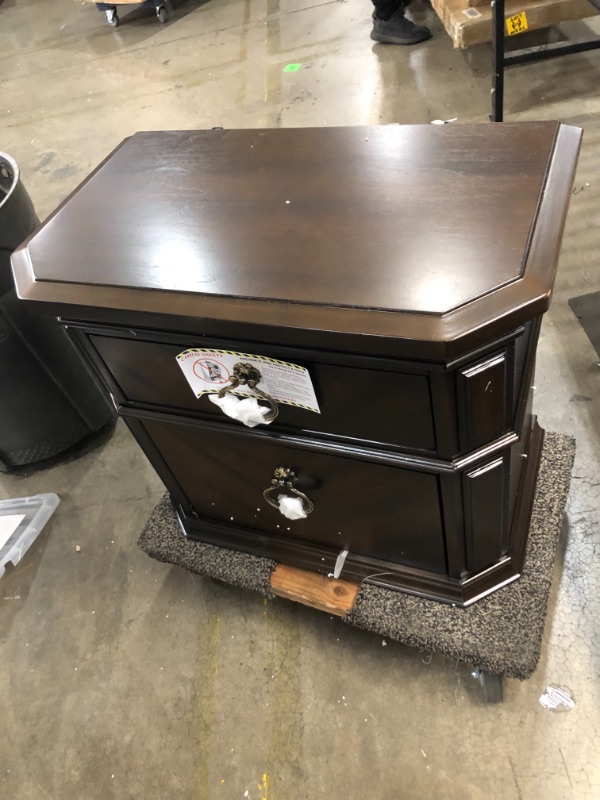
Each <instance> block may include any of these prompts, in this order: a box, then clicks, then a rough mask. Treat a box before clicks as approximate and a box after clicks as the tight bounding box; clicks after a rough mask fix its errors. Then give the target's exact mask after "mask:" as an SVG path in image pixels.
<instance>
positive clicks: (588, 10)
mask: <svg viewBox="0 0 600 800" xmlns="http://www.w3.org/2000/svg"><path fill="white" fill-rule="evenodd" d="M431 4H432V6H433V7H434V9H435V11H436V13H437V15H438V17H439V18H440V19H441V20H442V22H443V24H444V27H445V28H446V31H447V32H448V34H449V35H450V38H451V39H452V41H453V42H454V46H455V47H460V48H463V49H464V48H467V47H471V45H474V44H482V43H483V42H491V41H492V7H491V5H485V6H483V5H481V6H478V7H476V8H475V7H473V6H470V5H469V0H431ZM521 12H525V15H526V18H527V29H528V30H536V29H538V28H548V27H550V26H551V25H558V24H559V23H561V22H567V21H568V20H574V19H585V18H586V17H593V16H595V15H597V14H598V13H599V12H598V11H597V10H596V9H595V8H594V6H592V4H591V3H590V2H589V0H507V2H506V8H505V16H506V17H507V18H508V17H512V16H514V15H515V14H520V13H521Z"/></svg>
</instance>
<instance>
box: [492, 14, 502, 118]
mask: <svg viewBox="0 0 600 800" xmlns="http://www.w3.org/2000/svg"><path fill="white" fill-rule="evenodd" d="M503 117H504V0H492V113H491V116H490V120H491V121H492V122H502V120H503Z"/></svg>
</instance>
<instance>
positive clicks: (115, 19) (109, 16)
mask: <svg viewBox="0 0 600 800" xmlns="http://www.w3.org/2000/svg"><path fill="white" fill-rule="evenodd" d="M106 21H107V22H108V24H109V25H110V27H111V28H117V27H118V25H119V16H118V14H117V9H116V8H112V9H110V10H109V11H107V12H106Z"/></svg>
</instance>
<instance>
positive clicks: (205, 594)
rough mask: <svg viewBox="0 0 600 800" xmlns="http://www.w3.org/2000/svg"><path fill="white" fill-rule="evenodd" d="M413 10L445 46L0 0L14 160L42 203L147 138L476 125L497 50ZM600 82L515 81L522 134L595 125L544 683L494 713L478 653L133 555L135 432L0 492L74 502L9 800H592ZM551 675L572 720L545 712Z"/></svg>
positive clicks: (40, 625)
mask: <svg viewBox="0 0 600 800" xmlns="http://www.w3.org/2000/svg"><path fill="white" fill-rule="evenodd" d="M414 9H415V10H414V14H415V17H416V18H417V19H418V20H419V21H426V22H427V23H428V24H430V25H431V27H432V29H433V32H434V38H433V39H432V40H431V41H430V42H427V43H426V44H424V45H421V46H418V47H415V48H405V49H403V48H394V47H387V48H386V47H381V46H373V43H372V42H371V41H370V40H369V38H368V34H369V29H370V28H369V26H370V20H369V17H370V6H369V4H368V2H367V0H348V1H347V2H337V1H335V0H334V1H333V2H322V3H312V2H310V0H281V2H277V0H212V1H211V2H206V3H199V2H195V1H194V0H188V2H179V3H177V4H176V10H175V13H174V15H173V17H172V20H171V22H170V23H169V24H168V25H166V26H164V27H163V26H159V25H158V24H157V23H156V22H155V21H154V19H153V18H152V17H151V16H147V15H146V14H145V13H142V12H140V11H139V10H134V11H132V12H129V14H128V15H127V17H126V16H125V13H123V14H122V16H123V24H122V26H121V27H120V28H119V29H118V30H116V31H113V30H111V29H109V28H108V27H107V26H106V25H105V24H104V22H103V18H102V17H101V16H100V14H98V13H97V12H96V11H95V9H94V7H93V6H91V5H82V4H81V3H79V2H73V0H53V2H51V3H50V2H48V0H20V2H17V0H4V2H2V3H0V81H1V85H2V87H3V92H2V101H3V102H2V106H3V108H2V109H0V118H1V119H2V137H1V139H0V149H3V150H6V151H7V152H9V153H11V154H12V155H13V156H14V157H15V158H16V159H17V160H18V161H19V163H20V165H21V167H22V172H23V178H24V181H25V183H26V185H27V186H28V188H29V191H30V193H31V195H32V197H33V199H34V201H35V204H36V206H37V209H38V211H39V213H40V215H41V216H45V215H46V214H48V213H49V212H50V211H51V210H52V209H53V208H54V207H55V206H56V205H57V204H58V203H59V202H60V201H61V200H62V199H63V198H64V197H65V196H66V195H67V194H68V192H70V191H71V190H72V189H73V188H74V187H75V186H76V185H77V184H78V183H79V181H80V180H82V179H83V178H84V177H85V175H86V174H87V173H88V171H89V170H91V169H92V168H93V167H94V166H96V164H97V163H98V162H99V161H100V160H101V159H102V158H104V156H105V155H106V154H107V153H108V152H109V151H110V150H111V149H112V148H113V147H115V146H116V145H117V144H118V143H119V142H120V141H121V140H122V139H123V138H124V137H126V136H128V135H129V134H131V133H133V132H134V131H136V130H140V129H142V130H143V129H161V128H198V127H199V128H204V127H211V126H214V125H223V126H227V127H244V126H245V127H259V126H288V127H289V126H307V125H353V124H363V123H378V122H383V123H393V122H400V123H409V122H429V121H430V120H431V119H434V118H449V117H458V123H459V124H460V123H462V122H470V121H481V122H483V121H485V120H486V117H487V113H488V104H489V91H490V82H489V48H488V47H487V46H480V47H477V48H473V49H472V50H470V51H468V52H466V53H461V52H458V51H453V49H452V46H451V42H450V39H449V38H448V36H447V35H446V34H445V32H444V31H443V29H442V27H441V24H440V23H439V21H437V19H436V18H435V16H434V14H433V12H432V11H431V10H430V9H428V8H427V6H425V5H423V4H422V3H421V0H416V2H415V5H414ZM123 11H124V12H125V11H126V9H123ZM571 28H572V30H573V31H575V32H576V33H581V32H582V31H584V28H585V25H584V24H583V23H577V24H573V25H571ZM596 28H597V26H596ZM289 62H300V63H301V64H302V68H301V69H300V70H299V71H298V72H295V73H284V72H282V68H283V67H284V66H285V65H286V64H287V63H289ZM599 85H600V56H599V55H598V54H597V53H589V54H583V55H579V56H571V57H569V58H563V59H560V60H558V61H554V62H547V63H545V64H544V63H542V64H537V65H533V66H528V67H521V68H517V70H515V71H513V72H511V73H510V75H509V76H508V80H507V115H508V117H509V118H510V119H512V120H517V119H537V118H543V119H549V118H560V119H562V120H564V121H569V122H573V123H576V124H581V125H583V126H584V128H585V143H584V147H583V152H582V156H581V161H580V167H579V171H578V177H577V186H578V187H583V191H580V192H579V193H578V194H576V195H574V196H573V199H572V204H571V211H570V214H569V219H568V223H567V228H566V233H565V240H564V248H563V255H562V259H561V265H560V269H559V273H558V278H557V284H556V290H555V295H554V300H553V305H552V308H551V310H550V312H549V313H548V315H547V317H546V321H545V324H544V327H543V334H542V338H541V342H540V347H539V361H538V377H537V387H538V390H537V401H536V402H537V411H538V413H539V415H540V418H541V421H542V424H543V425H544V426H545V427H547V428H548V429H550V430H555V431H560V432H565V433H569V434H572V435H574V436H576V437H577V441H578V455H577V461H576V467H575V472H574V478H573V485H572V491H571V498H570V502H569V509H568V526H566V528H565V532H564V536H563V539H562V541H561V548H560V554H559V558H558V563H557V568H556V574H555V584H554V593H553V599H552V603H551V613H550V616H549V619H548V622H547V630H546V637H545V645H544V651H543V656H542V661H541V664H540V667H539V669H538V670H537V672H536V673H535V675H534V676H533V677H532V678H531V680H529V681H527V682H524V683H520V682H518V681H507V682H506V688H505V702H504V704H503V705H502V706H485V705H484V704H483V702H482V697H481V695H480V691H479V688H478V686H477V684H476V683H475V681H473V679H472V678H471V677H470V674H469V673H470V670H469V668H468V667H467V666H465V665H462V664H456V663H454V662H451V661H449V660H447V659H445V658H442V657H439V656H435V655H434V656H431V655H430V654H426V653H419V652H416V651H414V650H411V649H409V648H406V647H402V646H400V645H396V644H394V643H392V642H389V643H388V644H387V646H386V647H383V646H382V644H383V643H382V641H381V639H379V638H378V637H376V636H373V635H369V634H366V633H362V632H359V631H357V630H352V629H348V628H347V627H346V626H345V625H344V624H343V623H342V622H340V621H338V620H337V619H332V618H330V617H329V616H327V615H324V614H320V613H317V612H313V611H311V610H309V609H304V608H302V607H299V606H295V605H293V604H291V603H288V602H285V601H277V602H273V603H265V602H264V601H263V600H262V599H260V598H258V597H256V596H254V595H252V594H249V593H245V592H242V591H238V590H234V589H232V588H229V587H227V586H223V585H217V584H214V583H212V582H210V581H208V580H203V579H201V578H198V577H192V576H191V575H189V574H187V573H185V572H183V571H179V570H177V569H175V568H170V567H168V566H166V565H164V564H159V563H155V562H153V561H151V560H150V559H149V558H147V557H146V556H145V555H144V554H143V553H142V552H141V551H140V550H139V549H138V548H137V547H136V545H135V540H136V537H137V534H138V532H139V530H140V528H141V526H142V525H143V523H144V520H145V518H146V517H147V515H148V513H149V510H150V509H151V507H152V505H153V503H154V502H155V501H156V500H158V498H159V497H160V495H161V486H160V483H159V481H158V479H157V478H156V476H155V475H154V474H153V472H152V470H151V469H150V467H149V466H148V464H147V463H146V461H145V459H144V457H143V456H142V455H141V453H140V452H139V450H138V449H137V447H136V446H135V445H134V443H133V441H132V439H131V437H130V436H129V434H128V433H127V431H126V430H125V429H124V428H123V427H119V428H118V430H117V432H116V434H115V435H114V437H113V438H112V439H111V440H110V441H109V442H108V443H107V444H105V445H104V446H103V447H102V448H100V449H98V450H96V451H94V452H92V453H90V454H89V455H87V456H85V457H83V458H81V459H80V460H78V461H74V462H70V463H67V464H64V465H62V466H58V467H55V468H53V469H51V470H47V471H44V472H38V473H37V474H34V475H32V476H30V477H15V476H10V477H7V476H0V497H2V498H4V497H18V496H22V495H27V494H33V493H36V492H47V491H54V492H57V493H58V494H59V495H60V497H61V505H60V507H59V509H58V511H57V513H56V515H55V517H54V519H53V521H52V522H51V524H49V525H48V527H47V529H46V530H45V531H44V533H43V534H42V536H41V537H40V539H39V540H38V542H37V544H36V546H35V547H34V548H33V549H32V550H31V551H30V552H29V554H28V555H27V557H26V558H25V559H24V561H23V562H22V563H21V565H20V566H19V567H18V568H17V569H15V570H13V571H12V572H11V573H10V574H6V575H5V577H4V578H3V579H2V582H1V587H0V588H1V591H0V641H1V649H0V667H1V672H2V675H3V680H2V681H1V682H0V719H1V720H2V733H3V744H2V746H1V747H0V797H1V798H3V799H4V798H7V799H8V798H14V800H46V798H50V799H51V800H112V799H113V798H114V799H115V800H117V799H119V800H120V799H121V798H135V799H137V798H143V799H144V800H149V799H150V798H152V800H162V799H163V798H164V799H165V800H171V798H173V799H174V798H177V800H192V798H193V800H206V799H207V798H210V800H212V799H213V798H215V799H216V798H225V799H226V800H230V798H244V797H247V798H250V799H252V798H254V800H256V798H268V800H302V799H303V798H311V800H312V798H317V797H328V798H335V799H336V800H337V798H351V800H354V798H362V797H369V798H373V799H374V800H416V798H419V800H420V799H421V798H441V797H443V798H445V799H446V800H454V798H461V799H465V798H473V799H474V800H479V798H494V800H584V798H585V799H586V800H597V799H598V798H600V756H599V752H600V740H599V736H598V732H599V728H600V713H599V711H600V637H599V635H598V633H599V628H600V599H599V598H600V559H599V558H598V554H599V552H598V551H599V545H600V532H599V530H600V526H599V524H598V523H599V486H600V483H599V479H598V469H599V466H600V465H599V458H598V447H599V438H600V410H599V406H598V398H599V391H598V390H599V387H600V367H599V364H598V362H599V358H598V356H597V355H596V353H595V352H594V350H593V348H592V346H591V345H590V342H589V341H588V339H587V338H586V336H585V334H584V332H583V330H582V329H581V327H580V325H579V323H578V322H577V320H576V319H575V317H574V315H573V313H572V312H571V310H570V308H569V306H568V305H567V300H568V299H569V298H570V297H573V296H576V295H579V294H584V293H586V292H589V291H596V290H598V289H599V288H600V287H599V283H600V279H599V278H598V269H597V250H598V245H599V244H600V233H599V232H598V214H599V212H600V156H599V155H598V154H599V153H600V149H599V146H600V94H599V93H598V86H599ZM582 398H584V399H583V400H582ZM76 545H79V546H80V547H81V551H80V552H76V550H75V546H76ZM548 683H552V684H558V685H561V686H566V687H568V688H569V689H570V690H571V692H572V693H573V696H574V698H575V700H576V707H575V708H574V709H573V710H571V711H569V712H565V713H561V714H559V713H553V712H549V711H547V710H545V709H544V708H542V706H541V705H540V704H539V702H538V700H539V697H540V695H541V694H542V692H543V691H544V690H545V687H546V685H547V684H548Z"/></svg>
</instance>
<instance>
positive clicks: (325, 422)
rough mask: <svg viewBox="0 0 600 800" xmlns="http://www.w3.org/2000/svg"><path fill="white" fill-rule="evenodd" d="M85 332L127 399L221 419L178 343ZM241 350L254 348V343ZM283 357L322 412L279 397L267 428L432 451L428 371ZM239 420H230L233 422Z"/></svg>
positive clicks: (432, 436)
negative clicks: (306, 379) (191, 381)
mask: <svg viewBox="0 0 600 800" xmlns="http://www.w3.org/2000/svg"><path fill="white" fill-rule="evenodd" d="M89 338H90V340H91V342H92V344H93V346H94V348H95V349H96V351H97V352H98V353H99V355H100V357H101V358H102V360H103V361H104V363H105V364H106V366H107V368H108V370H109V372H110V373H111V374H112V376H113V378H114V380H115V381H116V383H117V384H118V386H119V387H120V389H121V391H122V393H123V395H124V396H125V398H126V399H127V400H129V401H131V402H138V403H148V404H152V405H156V406H163V407H167V408H173V409H182V410H185V411H194V412H198V413H202V414H207V415H217V416H218V417H219V418H222V419H227V418H226V417H224V416H223V414H222V412H221V411H220V410H219V409H218V408H217V407H216V406H215V405H214V404H213V403H211V402H210V400H209V399H208V397H206V396H202V397H200V398H197V397H196V396H195V395H194V392H193V391H192V389H191V388H190V386H189V385H188V383H187V381H186V379H185V377H184V376H183V373H182V372H181V369H180V368H179V365H178V364H177V361H176V356H177V354H178V353H181V352H182V350H184V349H185V348H184V347H183V346H182V345H172V344H159V343H155V342H145V341H141V340H139V339H133V340H132V339H119V338H117V337H108V336H97V335H92V336H90V337H89ZM248 347H249V348H251V347H252V346H251V345H248ZM247 352H250V353H254V352H257V353H258V354H260V349H256V348H255V349H248V350H247ZM287 360H289V361H292V362H293V363H301V365H302V366H304V367H306V368H307V369H308V371H309V373H310V376H311V379H312V381H313V384H314V387H315V392H316V395H317V399H318V401H319V407H320V409H321V413H320V414H316V413H314V412H312V411H306V410H304V409H302V408H295V407H294V406H289V405H284V404H280V405H279V416H278V418H277V421H276V423H275V424H273V425H271V426H270V427H271V429H274V428H276V427H277V426H288V427H292V428H296V429H298V430H305V431H308V432H315V433H320V434H323V433H326V434H331V435H333V436H343V437H349V438H352V439H360V440H365V441H372V442H377V443H382V444H392V445H399V446H401V447H405V448H408V449H413V450H422V451H426V452H431V453H433V452H434V451H435V436H434V426H433V416H432V409H431V399H430V393H429V380H428V378H427V377H426V376H424V375H411V374H406V373H399V372H391V371H390V372H386V371H384V370H377V369H373V370H371V369H364V368H354V367H348V366H336V365H333V364H327V363H319V362H318V361H312V362H308V361H303V362H299V361H297V360H296V359H293V358H288V359H287ZM239 424H240V423H236V422H232V425H235V426H236V427H237V426H238V425H239Z"/></svg>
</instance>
